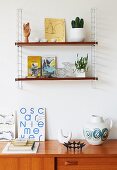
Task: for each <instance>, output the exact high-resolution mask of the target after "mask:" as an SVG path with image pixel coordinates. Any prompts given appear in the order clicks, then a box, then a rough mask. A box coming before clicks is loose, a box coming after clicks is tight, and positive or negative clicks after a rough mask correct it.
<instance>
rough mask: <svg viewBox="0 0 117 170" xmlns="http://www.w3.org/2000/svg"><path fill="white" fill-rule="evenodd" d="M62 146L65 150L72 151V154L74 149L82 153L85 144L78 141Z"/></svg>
mask: <svg viewBox="0 0 117 170" xmlns="http://www.w3.org/2000/svg"><path fill="white" fill-rule="evenodd" d="M63 145H64V146H65V147H66V148H67V150H68V149H70V150H71V149H73V150H74V152H75V150H76V149H78V150H80V151H82V148H83V147H84V146H85V145H86V144H85V143H83V142H82V143H81V142H80V141H78V142H75V141H73V142H68V143H66V142H64V144H63Z"/></svg>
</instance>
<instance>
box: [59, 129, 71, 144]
mask: <svg viewBox="0 0 117 170" xmlns="http://www.w3.org/2000/svg"><path fill="white" fill-rule="evenodd" d="M71 137H72V133H71V132H69V134H68V136H64V135H63V132H62V129H59V131H58V141H59V142H60V143H67V142H69V141H70V139H71Z"/></svg>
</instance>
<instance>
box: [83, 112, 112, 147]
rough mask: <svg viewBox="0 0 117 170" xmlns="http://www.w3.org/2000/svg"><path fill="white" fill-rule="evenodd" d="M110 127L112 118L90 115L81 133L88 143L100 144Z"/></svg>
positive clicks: (104, 139) (105, 138) (106, 136)
mask: <svg viewBox="0 0 117 170" xmlns="http://www.w3.org/2000/svg"><path fill="white" fill-rule="evenodd" d="M111 128H112V120H110V119H106V120H104V119H103V117H100V116H96V115H92V116H91V119H90V121H89V122H88V123H86V124H85V126H84V128H83V134H84V137H85V139H86V140H87V142H88V143H89V144H92V145H100V144H102V143H103V142H104V141H106V140H107V138H108V135H109V132H110V130H111Z"/></svg>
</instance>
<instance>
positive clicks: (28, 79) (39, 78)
mask: <svg viewBox="0 0 117 170" xmlns="http://www.w3.org/2000/svg"><path fill="white" fill-rule="evenodd" d="M30 80H31V81H34V80H98V77H64V78H57V77H54V78H44V77H38V78H33V77H32V78H27V77H25V78H16V79H15V81H30Z"/></svg>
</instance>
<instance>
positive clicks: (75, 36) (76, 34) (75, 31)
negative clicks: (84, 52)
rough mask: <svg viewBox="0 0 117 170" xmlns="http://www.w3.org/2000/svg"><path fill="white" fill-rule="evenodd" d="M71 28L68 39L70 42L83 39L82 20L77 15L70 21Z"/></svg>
mask: <svg viewBox="0 0 117 170" xmlns="http://www.w3.org/2000/svg"><path fill="white" fill-rule="evenodd" d="M71 26H72V28H71V30H70V41H72V42H82V41H84V39H85V31H84V20H83V19H82V18H81V19H80V18H79V17H76V19H75V20H72V21H71Z"/></svg>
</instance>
